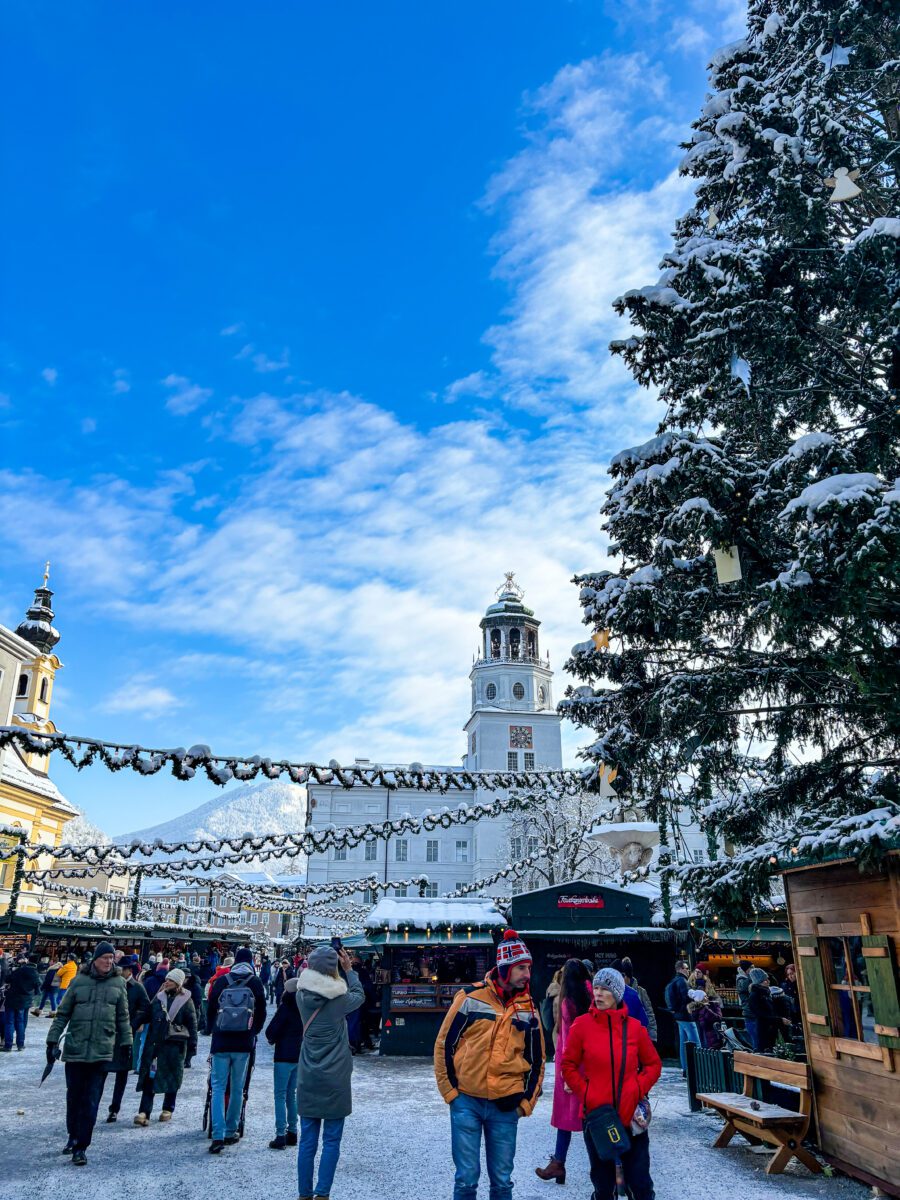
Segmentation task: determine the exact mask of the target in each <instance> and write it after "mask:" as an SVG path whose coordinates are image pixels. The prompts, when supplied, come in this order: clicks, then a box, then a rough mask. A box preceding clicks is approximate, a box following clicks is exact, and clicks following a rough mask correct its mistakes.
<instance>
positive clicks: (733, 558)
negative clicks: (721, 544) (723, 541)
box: [713, 546, 743, 583]
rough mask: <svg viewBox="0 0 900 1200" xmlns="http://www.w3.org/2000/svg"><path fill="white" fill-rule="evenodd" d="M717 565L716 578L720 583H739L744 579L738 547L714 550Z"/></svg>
mask: <svg viewBox="0 0 900 1200" xmlns="http://www.w3.org/2000/svg"><path fill="white" fill-rule="evenodd" d="M713 558H714V559H715V563H716V578H717V579H718V581H719V583H739V582H740V581H741V579H742V578H743V575H742V573H741V556H740V553H739V551H738V548H737V546H728V547H727V548H725V549H721V548H718V547H717V548H716V549H714V550H713Z"/></svg>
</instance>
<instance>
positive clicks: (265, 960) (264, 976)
mask: <svg viewBox="0 0 900 1200" xmlns="http://www.w3.org/2000/svg"><path fill="white" fill-rule="evenodd" d="M259 982H260V983H261V984H262V985H263V988H264V989H265V993H266V999H267V1000H271V999H272V991H271V983H272V960H271V958H269V956H268V954H264V955H263V956H262V959H261V960H260V964H259Z"/></svg>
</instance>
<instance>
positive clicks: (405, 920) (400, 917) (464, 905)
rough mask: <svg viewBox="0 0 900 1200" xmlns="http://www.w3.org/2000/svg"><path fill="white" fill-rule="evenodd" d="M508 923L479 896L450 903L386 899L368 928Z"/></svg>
mask: <svg viewBox="0 0 900 1200" xmlns="http://www.w3.org/2000/svg"><path fill="white" fill-rule="evenodd" d="M505 924H506V918H505V917H504V916H503V914H502V913H501V912H500V910H499V909H498V908H497V906H496V905H495V904H494V902H493V901H492V900H484V899H480V898H478V897H473V898H466V899H460V900H446V899H443V898H441V897H434V898H432V897H430V896H425V897H420V896H412V897H409V898H407V899H403V898H401V899H396V898H394V897H392V896H391V897H388V896H386V897H385V898H384V899H383V900H379V901H378V903H377V904H376V905H375V907H374V908H373V909H372V911H371V912H370V913H369V915H368V916H367V917H366V919H365V922H364V925H365V928H366V929H384V927H385V925H386V926H387V927H388V929H400V928H401V927H402V926H404V925H408V926H410V928H413V929H426V928H427V927H428V926H433V925H456V926H460V925H488V926H491V927H494V926H498V927H499V926H502V925H505Z"/></svg>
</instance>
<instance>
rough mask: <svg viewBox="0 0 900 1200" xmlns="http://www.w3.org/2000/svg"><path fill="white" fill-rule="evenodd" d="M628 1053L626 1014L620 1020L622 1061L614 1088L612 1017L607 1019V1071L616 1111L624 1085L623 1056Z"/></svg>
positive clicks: (614, 1067)
mask: <svg viewBox="0 0 900 1200" xmlns="http://www.w3.org/2000/svg"><path fill="white" fill-rule="evenodd" d="M627 1054H628V1016H627V1015H626V1016H625V1018H624V1020H623V1021H622V1063H621V1066H620V1068H619V1086H618V1089H617V1088H616V1059H615V1052H614V1050H613V1034H612V1018H610V1021H609V1073H610V1078H611V1080H612V1085H613V1094H612V1095H613V1108H615V1109H616V1110H617V1111H618V1108H619V1101H620V1100H621V1098H622V1088H623V1087H624V1086H625V1058H626V1056H627Z"/></svg>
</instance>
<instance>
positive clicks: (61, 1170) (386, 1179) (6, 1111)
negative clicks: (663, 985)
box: [0, 1018, 869, 1200]
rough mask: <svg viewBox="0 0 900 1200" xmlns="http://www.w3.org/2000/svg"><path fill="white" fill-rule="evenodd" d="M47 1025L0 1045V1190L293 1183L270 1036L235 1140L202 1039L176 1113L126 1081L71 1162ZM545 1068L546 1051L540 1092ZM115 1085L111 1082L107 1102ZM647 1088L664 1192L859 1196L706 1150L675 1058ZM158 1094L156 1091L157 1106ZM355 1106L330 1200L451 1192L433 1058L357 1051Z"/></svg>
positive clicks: (844, 1199)
mask: <svg viewBox="0 0 900 1200" xmlns="http://www.w3.org/2000/svg"><path fill="white" fill-rule="evenodd" d="M48 1024H49V1022H47V1021H45V1020H44V1021H41V1020H36V1019H35V1018H31V1020H30V1021H29V1029H28V1033H29V1034H30V1035H31V1036H30V1037H29V1038H28V1041H29V1045H28V1046H27V1047H26V1049H25V1050H24V1051H23V1052H22V1053H18V1052H16V1051H13V1053H12V1054H0V1195H2V1196H3V1198H4V1200H26V1197H27V1200H34V1197H35V1196H48V1197H50V1196H70V1195H75V1196H77V1197H78V1198H79V1200H101V1198H102V1197H104V1194H105V1193H106V1192H107V1191H108V1190H109V1189H113V1190H114V1191H115V1192H119V1193H121V1192H122V1191H126V1192H133V1191H135V1190H136V1194H137V1195H139V1196H140V1197H141V1200H171V1196H172V1194H173V1188H174V1189H175V1194H177V1195H179V1196H183V1197H185V1198H186V1200H195V1198H197V1200H199V1198H200V1197H203V1198H204V1200H206V1198H207V1197H208V1196H210V1195H213V1194H215V1193H214V1192H213V1191H212V1189H214V1188H215V1187H216V1185H217V1183H219V1182H221V1184H222V1186H224V1187H227V1188H228V1194H229V1195H230V1196H234V1195H238V1194H242V1195H244V1196H248V1197H257V1196H259V1195H261V1194H263V1189H265V1192H266V1193H271V1194H272V1195H275V1196H278V1197H292V1196H294V1195H295V1194H296V1186H297V1184H296V1164H295V1158H294V1152H293V1151H291V1150H283V1151H280V1152H276V1151H272V1150H269V1149H268V1148H267V1143H268V1141H269V1139H270V1138H271V1137H272V1136H273V1134H274V1128H273V1115H272V1113H273V1109H272V1087H271V1079H272V1069H271V1050H270V1048H269V1046H268V1044H267V1043H266V1042H265V1041H263V1042H262V1044H261V1047H260V1051H259V1061H258V1063H257V1067H256V1072H255V1074H254V1077H253V1084H252V1088H251V1100H250V1105H249V1109H248V1121H247V1133H246V1136H245V1138H244V1140H243V1142H241V1143H240V1145H238V1146H236V1147H234V1148H231V1149H227V1150H225V1152H224V1153H223V1154H221V1155H220V1156H219V1157H218V1158H215V1157H213V1156H211V1155H209V1154H208V1153H207V1145H208V1143H207V1141H206V1138H205V1136H204V1134H203V1133H202V1132H201V1130H200V1121H201V1116H202V1111H203V1097H204V1095H205V1086H206V1070H205V1065H204V1061H203V1058H202V1048H203V1046H204V1045H206V1044H208V1043H205V1042H201V1056H200V1057H198V1058H197V1060H195V1061H196V1065H195V1066H194V1068H192V1069H191V1070H190V1071H188V1072H186V1073H185V1085H184V1088H183V1089H182V1091H181V1093H180V1094H179V1097H178V1107H177V1109H176V1113H175V1117H174V1119H173V1121H172V1122H171V1124H168V1125H161V1124H159V1122H158V1121H157V1120H154V1121H153V1122H152V1124H151V1125H150V1126H149V1127H148V1128H146V1129H142V1128H140V1127H138V1126H135V1125H133V1124H132V1118H133V1116H134V1114H135V1112H136V1111H137V1096H136V1094H135V1093H134V1091H132V1090H131V1088H129V1090H128V1091H127V1092H126V1093H125V1102H124V1106H123V1110H122V1113H121V1114H120V1117H119V1122H118V1124H116V1125H106V1124H104V1123H103V1121H104V1118H105V1115H106V1106H105V1105H104V1106H103V1107H102V1108H101V1117H100V1122H99V1123H98V1125H97V1128H96V1130H95V1134H94V1141H93V1144H92V1146H91V1148H90V1150H89V1151H88V1165H87V1167H84V1168H80V1169H79V1168H76V1167H73V1166H72V1165H71V1163H70V1161H69V1159H68V1158H67V1157H65V1156H63V1155H61V1154H60V1153H59V1150H60V1149H61V1148H62V1146H63V1145H64V1143H65V1140H66V1131H65V1088H64V1084H65V1081H64V1075H63V1071H62V1069H61V1067H60V1066H59V1065H57V1067H56V1068H55V1069H54V1071H53V1074H52V1075H51V1076H50V1078H49V1079H48V1081H47V1082H46V1083H45V1084H44V1086H43V1087H42V1088H41V1089H40V1091H39V1090H38V1081H39V1079H40V1077H41V1071H42V1070H43V1067H44V1062H45V1059H44V1050H43V1037H45V1036H46V1033H45V1030H46V1027H47V1025H48ZM35 1035H39V1036H35ZM40 1035H42V1036H40ZM552 1071H553V1066H552V1064H551V1065H550V1066H549V1068H548V1072H547V1083H548V1085H549V1087H548V1089H547V1091H548V1092H549V1090H551V1089H552ZM111 1092H112V1085H111V1083H109V1082H108V1083H107V1090H106V1093H105V1096H106V1098H107V1102H108V1096H109V1095H110V1094H111ZM653 1096H654V1099H655V1105H654V1116H653V1125H652V1131H651V1135H650V1136H651V1139H652V1141H651V1149H652V1159H653V1175H654V1180H655V1183H656V1192H657V1196H658V1197H659V1198H660V1200H685V1198H686V1197H691V1196H695V1195H702V1197H703V1200H735V1198H736V1197H739V1198H740V1200H763V1198H764V1197H767V1198H769V1200H774V1198H777V1197H785V1196H791V1197H808V1198H809V1200H819V1198H820V1197H828V1198H829V1200H863V1197H865V1196H867V1195H868V1194H869V1193H868V1189H866V1188H864V1187H862V1186H860V1185H858V1184H856V1183H854V1182H853V1181H851V1180H849V1179H846V1178H843V1177H840V1176H836V1177H834V1178H832V1179H828V1178H825V1177H823V1176H818V1177H813V1176H811V1175H810V1174H809V1173H808V1172H807V1171H806V1170H805V1168H803V1167H801V1166H798V1165H797V1164H796V1163H792V1164H791V1166H790V1167H789V1168H788V1171H787V1172H786V1173H785V1174H784V1175H781V1176H776V1177H773V1178H771V1179H768V1178H766V1176H765V1174H764V1168H765V1164H766V1159H765V1157H763V1156H761V1155H758V1154H754V1153H751V1152H750V1150H749V1148H748V1147H746V1146H744V1145H743V1144H742V1140H741V1139H740V1138H737V1139H735V1141H734V1142H732V1144H731V1146H730V1147H729V1148H728V1149H726V1150H713V1149H712V1148H711V1143H712V1141H713V1139H714V1137H715V1136H716V1131H717V1130H718V1128H719V1123H718V1121H717V1119H716V1118H715V1117H713V1116H710V1115H706V1114H698V1115H691V1114H690V1113H689V1111H688V1103H687V1095H686V1091H685V1087H684V1083H683V1082H682V1079H681V1072H680V1071H677V1070H674V1069H671V1068H667V1069H666V1070H665V1072H664V1074H663V1078H662V1080H661V1081H660V1083H659V1084H658V1085H657V1087H656V1088H655V1089H654V1092H653ZM160 1100H161V1097H157V1102H156V1107H157V1110H158V1108H159V1106H160ZM354 1108H355V1112H354V1114H353V1116H352V1118H350V1119H349V1120H348V1122H347V1126H346V1132H345V1135H344V1145H343V1155H342V1158H341V1164H340V1167H339V1168H338V1176H337V1180H336V1183H335V1197H336V1200H345V1198H346V1200H381V1198H382V1197H383V1198H384V1200H388V1198H389V1197H390V1198H393V1197H395V1196H397V1195H400V1196H415V1195H422V1194H424V1193H427V1194H428V1195H430V1196H434V1197H442V1196H443V1197H445V1198H446V1200H449V1198H450V1197H451V1196H452V1190H453V1172H452V1164H451V1161H450V1138H449V1118H448V1115H447V1109H446V1107H445V1105H444V1103H443V1101H442V1100H441V1099H440V1097H439V1096H438V1093H437V1090H436V1088H435V1085H434V1079H433V1076H432V1073H431V1063H430V1061H427V1060H425V1059H402V1058H400V1059H396V1058H395V1059H390V1058H378V1057H376V1056H364V1057H362V1058H358V1059H357V1060H356V1069H355V1073H354ZM20 1110H21V1111H20ZM156 1115H157V1114H156V1113H155V1114H154V1117H155V1116H156ZM549 1118H550V1099H549V1095H548V1094H546V1093H545V1095H544V1098H543V1099H542V1100H541V1102H540V1104H539V1105H538V1108H537V1112H536V1113H535V1115H534V1116H533V1117H531V1118H530V1119H529V1120H526V1121H522V1122H521V1123H520V1125H519V1144H518V1153H517V1158H516V1162H517V1170H516V1181H517V1186H516V1197H517V1200H556V1196H557V1194H558V1193H557V1192H556V1185H554V1184H544V1183H542V1182H541V1181H540V1180H539V1179H537V1178H536V1177H535V1175H534V1168H535V1167H536V1166H539V1165H544V1164H545V1163H546V1161H547V1158H548V1155H549V1151H550V1148H551V1146H552V1132H551V1131H550V1129H549V1127H548V1126H549ZM567 1193H568V1195H569V1196H572V1195H573V1193H574V1196H576V1197H581V1198H582V1200H588V1197H589V1195H590V1183H589V1181H588V1176H587V1156H586V1154H585V1152H584V1147H583V1145H582V1144H581V1143H580V1139H578V1138H576V1139H575V1141H574V1142H573V1146H572V1152H571V1155H570V1159H569V1183H568V1184H567ZM484 1196H485V1197H486V1196H487V1187H486V1178H485V1179H484Z"/></svg>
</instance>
